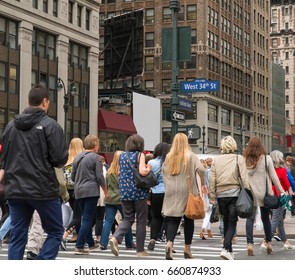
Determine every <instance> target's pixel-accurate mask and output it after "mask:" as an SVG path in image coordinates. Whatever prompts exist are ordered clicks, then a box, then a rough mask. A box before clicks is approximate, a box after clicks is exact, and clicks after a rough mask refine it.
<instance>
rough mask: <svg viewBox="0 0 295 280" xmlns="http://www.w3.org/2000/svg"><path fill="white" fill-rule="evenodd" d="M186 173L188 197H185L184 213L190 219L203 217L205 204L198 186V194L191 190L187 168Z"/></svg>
mask: <svg viewBox="0 0 295 280" xmlns="http://www.w3.org/2000/svg"><path fill="white" fill-rule="evenodd" d="M186 173H187V185H188V199H187V204H186V208H185V213H184V215H185V216H186V217H187V218H189V219H192V220H199V219H203V218H204V217H205V206H204V202H203V199H202V197H201V196H200V187H199V186H198V188H199V194H198V195H194V194H193V193H192V190H191V180H190V175H189V173H188V168H187V171H186ZM196 176H198V175H196Z"/></svg>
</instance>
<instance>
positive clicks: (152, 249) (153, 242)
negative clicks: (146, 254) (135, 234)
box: [148, 239, 156, 251]
mask: <svg viewBox="0 0 295 280" xmlns="http://www.w3.org/2000/svg"><path fill="white" fill-rule="evenodd" d="M155 244H156V240H155V239H151V241H150V243H149V245H148V250H150V251H154V249H155Z"/></svg>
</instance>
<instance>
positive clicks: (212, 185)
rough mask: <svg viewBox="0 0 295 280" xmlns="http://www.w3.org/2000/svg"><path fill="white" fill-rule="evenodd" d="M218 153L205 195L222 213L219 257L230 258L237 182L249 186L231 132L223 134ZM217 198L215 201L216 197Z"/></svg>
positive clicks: (234, 222) (238, 185)
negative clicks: (207, 192)
mask: <svg viewBox="0 0 295 280" xmlns="http://www.w3.org/2000/svg"><path fill="white" fill-rule="evenodd" d="M220 149H221V153H222V155H219V156H217V157H216V158H215V159H214V161H213V163H212V166H211V172H210V179H209V197H210V201H211V204H213V205H215V204H216V203H217V202H218V203H217V204H218V207H219V212H220V214H221V215H222V216H223V222H224V241H223V249H222V251H221V253H220V257H221V258H223V259H225V260H233V259H234V256H233V248H232V239H233V237H234V235H235V230H236V226H237V221H238V214H237V210H236V202H237V199H238V196H239V194H240V190H241V183H240V181H242V182H243V186H244V187H245V188H250V186H249V181H248V174H247V169H246V164H245V159H244V158H243V157H242V156H241V155H237V154H235V151H236V150H237V143H236V141H235V139H234V138H233V137H231V136H225V137H224V138H222V140H221V143H220ZM216 200H217V201H216Z"/></svg>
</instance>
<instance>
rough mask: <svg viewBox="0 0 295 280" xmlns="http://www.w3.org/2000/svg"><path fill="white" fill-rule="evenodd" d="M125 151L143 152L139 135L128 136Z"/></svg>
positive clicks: (142, 142) (142, 140) (142, 141)
mask: <svg viewBox="0 0 295 280" xmlns="http://www.w3.org/2000/svg"><path fill="white" fill-rule="evenodd" d="M125 149H126V151H129V152H136V151H138V152H143V150H144V139H143V138H142V136H140V135H139V134H133V135H131V136H129V138H128V139H127V140H126V143H125Z"/></svg>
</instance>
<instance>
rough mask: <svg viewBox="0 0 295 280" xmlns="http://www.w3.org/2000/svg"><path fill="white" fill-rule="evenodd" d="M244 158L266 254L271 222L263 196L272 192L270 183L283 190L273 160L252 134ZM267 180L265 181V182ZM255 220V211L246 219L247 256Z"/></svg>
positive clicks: (250, 254) (268, 249) (269, 247)
mask: <svg viewBox="0 0 295 280" xmlns="http://www.w3.org/2000/svg"><path fill="white" fill-rule="evenodd" d="M244 157H245V160H246V167H247V171H248V176H249V183H250V185H251V188H252V191H253V194H254V197H255V201H256V205H257V206H258V207H260V212H261V220H262V223H263V228H264V234H265V242H263V243H262V248H263V249H265V250H266V252H267V254H270V253H271V252H272V246H271V223H270V219H269V214H270V209H268V208H265V207H264V202H263V199H264V196H265V194H266V192H267V193H272V183H271V181H272V182H273V184H274V185H275V186H276V187H277V189H278V190H279V191H280V192H284V190H283V188H282V186H281V184H280V181H279V179H278V176H277V174H276V171H275V169H274V166H273V161H272V159H271V157H270V156H269V155H267V153H266V151H265V149H264V147H263V145H262V142H261V140H260V139H259V138H258V137H256V136H253V137H251V139H250V141H249V142H248V145H247V147H246V149H245V151H244ZM266 182H267V183H266ZM254 220H255V211H254V214H253V216H252V217H251V218H249V219H247V221H246V234H247V244H248V245H247V251H248V256H253V255H254V252H253V244H254V240H253V227H254Z"/></svg>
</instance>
